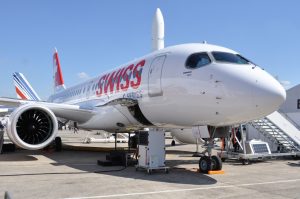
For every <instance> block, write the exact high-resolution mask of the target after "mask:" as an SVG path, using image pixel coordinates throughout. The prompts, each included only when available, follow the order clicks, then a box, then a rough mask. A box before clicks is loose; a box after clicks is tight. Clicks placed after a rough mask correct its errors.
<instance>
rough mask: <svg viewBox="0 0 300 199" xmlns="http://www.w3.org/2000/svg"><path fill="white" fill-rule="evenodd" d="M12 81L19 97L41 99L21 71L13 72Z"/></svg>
mask: <svg viewBox="0 0 300 199" xmlns="http://www.w3.org/2000/svg"><path fill="white" fill-rule="evenodd" d="M13 81H14V85H15V88H16V93H17V97H18V98H19V99H24V100H34V101H41V98H40V97H39V96H38V95H37V94H36V92H35V91H34V89H33V88H32V87H31V85H30V83H29V82H28V81H27V79H26V78H25V76H24V75H23V74H22V73H18V72H15V73H13Z"/></svg>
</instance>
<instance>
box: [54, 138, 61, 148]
mask: <svg viewBox="0 0 300 199" xmlns="http://www.w3.org/2000/svg"><path fill="white" fill-rule="evenodd" d="M54 143H55V151H61V149H62V141H61V137H56V138H55V140H54Z"/></svg>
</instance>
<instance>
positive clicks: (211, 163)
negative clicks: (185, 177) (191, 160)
mask: <svg viewBox="0 0 300 199" xmlns="http://www.w3.org/2000/svg"><path fill="white" fill-rule="evenodd" d="M215 131H216V128H214V129H213V131H212V133H211V138H209V140H208V141H207V142H208V143H207V146H206V150H205V151H204V152H203V154H204V155H203V156H202V157H201V158H200V160H199V171H200V172H201V173H208V172H209V171H217V170H222V161H221V158H220V157H219V156H215V155H212V149H213V148H214V139H213V138H214V134H215ZM206 154H207V155H206Z"/></svg>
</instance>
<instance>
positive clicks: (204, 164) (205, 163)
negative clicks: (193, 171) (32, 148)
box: [199, 156, 212, 173]
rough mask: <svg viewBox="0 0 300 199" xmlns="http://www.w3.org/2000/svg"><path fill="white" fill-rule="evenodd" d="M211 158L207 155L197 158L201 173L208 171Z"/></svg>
mask: <svg viewBox="0 0 300 199" xmlns="http://www.w3.org/2000/svg"><path fill="white" fill-rule="evenodd" d="M211 166H212V165H211V159H210V158H209V157H208V156H202V157H201V158H200V160H199V170H200V172H201V173H208V171H210V170H211Z"/></svg>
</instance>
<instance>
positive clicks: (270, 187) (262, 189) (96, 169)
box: [0, 131, 300, 199]
mask: <svg viewBox="0 0 300 199" xmlns="http://www.w3.org/2000/svg"><path fill="white" fill-rule="evenodd" d="M59 133H60V135H61V137H62V140H63V143H64V145H65V147H64V148H67V149H65V150H63V151H61V152H55V151H54V150H39V151H27V150H17V151H16V152H11V153H4V154H2V155H0V170H1V173H0V198H3V197H4V192H5V191H8V192H9V194H10V196H11V198H12V199H19V198H20V199H21V198H22V199H26V198H31V199H35V198H43V199H48V198H51V199H52V198H53V199H56V198H59V199H63V198H81V199H89V198H130V199H135V198H146V199H147V198H149V199H150V198H151V199H153V198H170V199H177V198H178V199H179V198H180V199H181V198H189V199H190V198H234V199H236V198H246V199H247V198H251V199H253V198H256V199H257V198H274V199H279V198H300V160H268V161H261V162H256V163H252V164H250V165H242V164H241V163H240V162H236V161H226V162H224V163H223V170H224V171H225V173H224V174H219V175H207V174H201V173H199V172H198V171H197V169H198V160H199V158H198V157H192V154H193V152H194V151H195V146H194V145H180V144H176V146H170V143H171V139H166V149H167V154H166V160H167V161H166V165H167V166H169V167H170V168H171V169H170V172H169V173H168V174H166V173H164V172H162V171H157V172H154V173H152V175H149V174H147V172H145V171H136V170H135V168H134V167H126V168H124V167H119V166H114V167H103V166H99V165H97V160H99V159H102V160H103V159H105V155H106V154H107V153H106V152H100V150H99V151H98V150H90V151H87V150H84V149H85V148H87V146H88V147H90V149H91V148H93V149H97V148H100V149H110V148H113V147H114V143H92V144H85V143H83V141H84V140H85V137H86V135H87V132H82V131H81V132H79V133H77V134H74V133H72V132H69V131H63V132H61V131H60V132H59ZM89 136H93V137H97V136H98V135H95V132H90V133H89ZM118 146H119V147H126V146H127V144H126V143H118ZM72 147H73V148H72ZM214 152H217V151H214Z"/></svg>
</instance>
